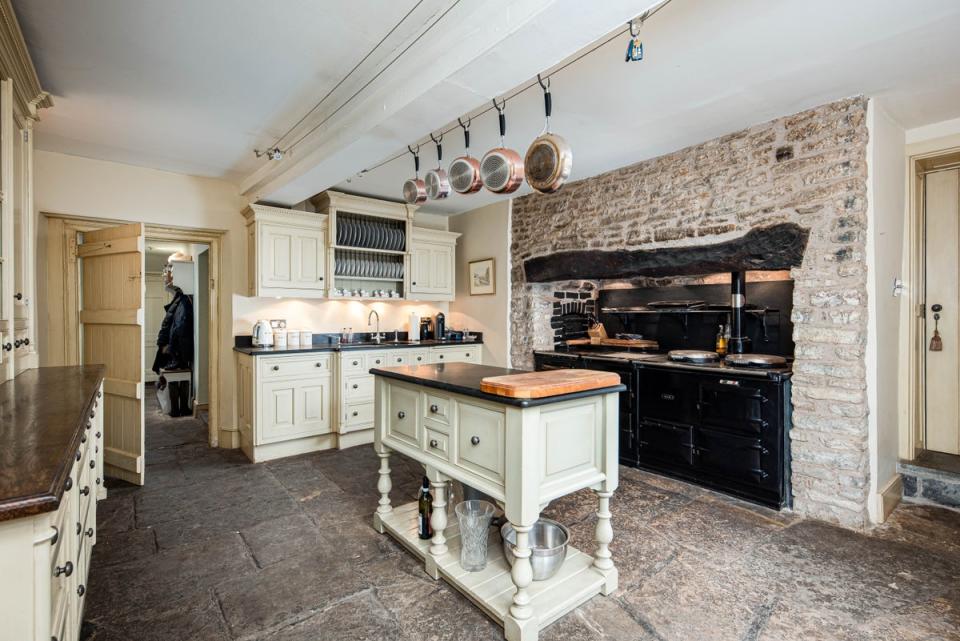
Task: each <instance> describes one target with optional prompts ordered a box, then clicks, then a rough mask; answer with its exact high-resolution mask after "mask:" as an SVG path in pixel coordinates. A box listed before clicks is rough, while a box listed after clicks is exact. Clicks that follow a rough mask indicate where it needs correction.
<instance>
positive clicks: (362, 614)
mask: <svg viewBox="0 0 960 641" xmlns="http://www.w3.org/2000/svg"><path fill="white" fill-rule="evenodd" d="M399 639H400V628H399V626H398V625H397V621H396V620H395V619H394V618H393V615H392V614H391V613H390V612H389V611H388V610H387V609H386V608H384V607H383V605H382V604H381V603H380V602H379V601H377V598H376V596H374V594H373V592H372V591H369V590H368V591H365V592H361V593H360V594H357V595H355V596H353V597H351V598H348V599H345V600H342V601H337V602H335V603H334V604H333V605H331V606H329V607H328V608H327V609H325V610H323V611H321V612H319V613H317V614H315V615H313V616H312V617H310V618H309V619H306V620H305V621H301V622H299V623H296V624H294V625H291V626H289V627H287V628H283V629H281V630H280V631H279V632H277V633H276V634H274V635H271V636H269V637H267V641H398V640H399Z"/></svg>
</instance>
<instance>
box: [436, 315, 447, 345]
mask: <svg viewBox="0 0 960 641" xmlns="http://www.w3.org/2000/svg"><path fill="white" fill-rule="evenodd" d="M433 335H434V337H435V338H436V339H437V340H438V341H442V340H444V339H445V338H446V336H447V317H446V316H444V315H443V312H440V313H439V314H437V315H436V316H435V317H434V319H433Z"/></svg>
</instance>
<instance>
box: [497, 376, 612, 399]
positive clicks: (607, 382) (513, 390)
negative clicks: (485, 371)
mask: <svg viewBox="0 0 960 641" xmlns="http://www.w3.org/2000/svg"><path fill="white" fill-rule="evenodd" d="M619 384H620V376H619V375H618V374H616V373H615V372H598V371H595V370H590V369H557V370H550V371H547V372H525V373H523V374H508V375H506V376H488V377H487V378H484V379H482V380H481V381H480V390H481V391H483V392H486V393H487V394H496V395H497V396H506V397H509V398H546V397H547V396H559V395H561V394H572V393H574V392H583V391H585V390H591V389H600V388H602V387H611V386H613V385H619Z"/></svg>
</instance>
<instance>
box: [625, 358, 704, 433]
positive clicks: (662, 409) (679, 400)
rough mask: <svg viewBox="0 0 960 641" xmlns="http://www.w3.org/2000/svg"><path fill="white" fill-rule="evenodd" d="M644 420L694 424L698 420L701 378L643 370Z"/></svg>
mask: <svg viewBox="0 0 960 641" xmlns="http://www.w3.org/2000/svg"><path fill="white" fill-rule="evenodd" d="M637 391H638V394H639V405H640V417H641V420H643V419H649V420H651V421H654V422H661V421H663V422H667V423H673V424H681V425H691V424H694V423H695V422H696V421H697V377H696V375H694V374H691V373H689V372H679V371H664V370H663V369H654V368H641V369H640V378H639V384H638V386H637Z"/></svg>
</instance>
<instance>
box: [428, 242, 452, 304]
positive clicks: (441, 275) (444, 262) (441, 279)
mask: <svg viewBox="0 0 960 641" xmlns="http://www.w3.org/2000/svg"><path fill="white" fill-rule="evenodd" d="M430 262H431V263H432V265H433V269H432V270H431V281H430V291H432V292H434V293H436V294H443V293H450V294H452V293H453V268H454V267H453V247H450V246H449V245H436V246H434V247H433V248H432V249H431V251H430Z"/></svg>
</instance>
